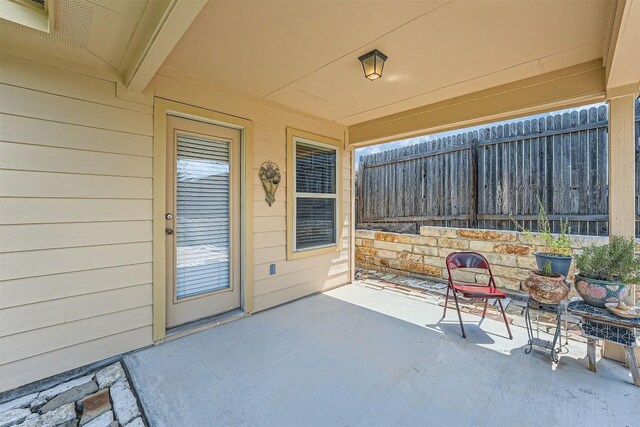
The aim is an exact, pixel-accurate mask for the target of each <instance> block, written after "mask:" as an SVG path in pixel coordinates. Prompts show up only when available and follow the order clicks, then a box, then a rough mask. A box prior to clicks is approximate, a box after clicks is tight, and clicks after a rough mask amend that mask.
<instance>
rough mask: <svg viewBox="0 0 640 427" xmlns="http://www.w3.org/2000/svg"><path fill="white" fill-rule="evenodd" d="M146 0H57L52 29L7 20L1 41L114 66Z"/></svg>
mask: <svg viewBox="0 0 640 427" xmlns="http://www.w3.org/2000/svg"><path fill="white" fill-rule="evenodd" d="M147 3H148V0H135V1H122V0H56V1H55V2H54V31H53V32H52V33H51V34H47V33H43V32H39V31H35V30H32V29H30V28H27V27H23V26H21V25H17V24H14V23H11V22H8V21H4V20H3V21H2V23H1V24H0V33H1V35H2V41H3V42H7V43H12V44H15V45H19V46H24V47H27V48H30V49H33V50H38V51H42V52H46V53H48V54H51V55H56V56H59V57H63V58H66V59H70V60H74V61H78V62H81V63H83V64H87V65H91V66H94V67H99V68H108V69H117V68H118V67H119V66H120V62H121V60H122V58H123V55H124V53H125V51H126V49H127V47H128V46H129V43H130V42H131V39H132V37H133V34H134V31H135V30H136V28H137V26H138V23H139V21H140V18H141V16H142V14H143V12H144V10H145V8H146V7H147Z"/></svg>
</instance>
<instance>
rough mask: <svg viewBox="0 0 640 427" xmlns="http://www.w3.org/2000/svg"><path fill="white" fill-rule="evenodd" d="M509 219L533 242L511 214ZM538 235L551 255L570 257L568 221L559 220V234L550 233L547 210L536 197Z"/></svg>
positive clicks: (528, 232) (531, 235)
mask: <svg viewBox="0 0 640 427" xmlns="http://www.w3.org/2000/svg"><path fill="white" fill-rule="evenodd" d="M509 219H510V220H511V222H512V223H513V224H515V225H516V227H517V228H518V230H520V231H521V232H522V233H524V235H525V236H526V237H527V238H529V239H530V240H533V233H532V232H531V231H530V230H527V229H526V228H524V227H523V226H522V225H520V223H518V221H516V220H515V218H514V217H513V215H512V214H509ZM538 234H539V235H540V238H541V239H542V241H543V242H544V244H545V245H546V246H547V247H548V248H549V249H550V250H551V253H552V254H554V255H563V256H570V255H571V227H569V220H568V219H567V218H560V233H558V234H554V233H552V232H551V223H550V222H549V217H548V215H547V210H546V209H545V207H544V205H543V204H542V201H540V197H538Z"/></svg>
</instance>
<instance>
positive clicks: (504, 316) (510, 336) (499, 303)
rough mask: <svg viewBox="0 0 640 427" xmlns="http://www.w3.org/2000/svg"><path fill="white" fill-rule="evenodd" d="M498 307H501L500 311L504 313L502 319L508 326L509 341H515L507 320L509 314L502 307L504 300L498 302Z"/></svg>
mask: <svg viewBox="0 0 640 427" xmlns="http://www.w3.org/2000/svg"><path fill="white" fill-rule="evenodd" d="M498 305H499V306H500V311H502V318H503V319H504V324H505V325H506V326H507V332H509V339H510V340H512V339H513V335H511V328H510V327H509V321H508V320H507V314H506V313H505V312H504V307H502V300H500V299H499V300H498Z"/></svg>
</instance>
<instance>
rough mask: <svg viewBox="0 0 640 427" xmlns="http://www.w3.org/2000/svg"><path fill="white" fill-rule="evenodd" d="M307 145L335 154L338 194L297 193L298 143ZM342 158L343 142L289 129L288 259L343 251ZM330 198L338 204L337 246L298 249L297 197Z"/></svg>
mask: <svg viewBox="0 0 640 427" xmlns="http://www.w3.org/2000/svg"><path fill="white" fill-rule="evenodd" d="M297 141H300V142H304V143H307V144H311V145H316V146H319V147H323V148H330V149H334V150H335V151H336V177H335V178H336V190H335V194H323V193H298V192H297V191H295V184H296V179H295V178H296V161H295V160H296V142H297ZM341 157H342V141H340V140H338V139H333V138H329V137H326V136H322V135H316V134H313V133H310V132H305V131H303V130H299V129H293V128H287V259H288V260H293V259H299V258H307V257H311V256H316V255H321V254H326V253H332V252H338V251H340V250H341V246H342V245H341V241H342V239H341V232H342V227H341V219H340V211H341V210H340V203H341V197H340V196H341V191H342V185H341V171H342V169H341V167H342V166H341ZM301 195H303V196H301ZM305 196H308V197H314V198H330V199H334V200H335V201H336V202H335V216H336V226H335V243H332V244H329V245H323V246H317V247H313V248H308V249H300V250H298V249H297V248H296V202H297V198H298V197H305Z"/></svg>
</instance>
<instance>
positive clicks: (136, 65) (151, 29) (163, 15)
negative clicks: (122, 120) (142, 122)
mask: <svg viewBox="0 0 640 427" xmlns="http://www.w3.org/2000/svg"><path fill="white" fill-rule="evenodd" d="M206 3H207V0H155V1H150V2H149V4H148V6H147V8H146V9H145V11H144V14H143V16H142V18H141V20H140V25H139V26H138V29H137V30H136V32H135V34H134V35H133V39H132V41H131V44H130V45H129V48H128V49H127V52H126V53H125V56H124V60H123V61H122V64H121V65H120V67H119V71H120V72H121V73H122V79H123V82H124V85H125V86H126V87H127V88H128V91H129V92H142V91H143V90H144V89H145V88H146V87H147V85H148V84H149V82H150V81H151V79H152V78H153V76H154V75H155V74H156V72H157V71H158V69H159V68H160V66H161V65H162V63H163V62H164V60H165V59H166V58H167V56H169V54H170V53H171V51H172V50H173V48H174V47H175V45H176V44H177V43H178V41H179V40H180V38H181V37H182V35H183V34H184V33H185V31H186V30H187V28H189V26H190V25H191V23H192V22H193V20H194V19H195V18H196V16H198V13H200V10H201V9H202V8H203V7H204V5H205V4H206Z"/></svg>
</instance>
